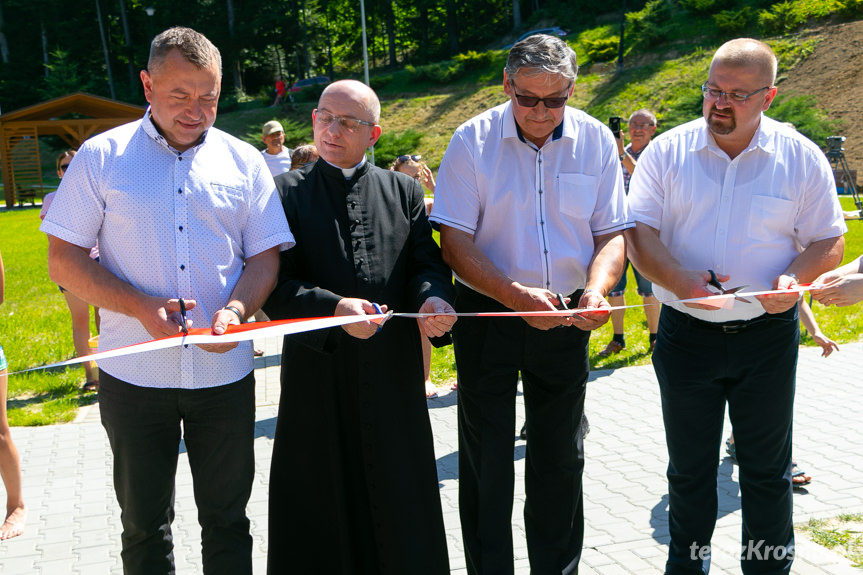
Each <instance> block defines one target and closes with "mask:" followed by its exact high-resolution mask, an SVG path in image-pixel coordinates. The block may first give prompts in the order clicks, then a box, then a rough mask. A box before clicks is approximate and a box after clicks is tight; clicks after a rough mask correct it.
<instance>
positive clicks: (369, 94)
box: [318, 80, 381, 124]
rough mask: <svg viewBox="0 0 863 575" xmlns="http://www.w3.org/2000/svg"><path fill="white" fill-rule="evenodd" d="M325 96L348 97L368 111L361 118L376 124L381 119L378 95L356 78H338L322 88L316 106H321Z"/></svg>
mask: <svg viewBox="0 0 863 575" xmlns="http://www.w3.org/2000/svg"><path fill="white" fill-rule="evenodd" d="M327 96H330V97H335V96H338V97H339V98H348V99H350V100H353V101H355V102H357V103H358V104H359V105H360V106H362V108H363V109H364V110H365V111H366V112H367V113H368V115H367V117H366V118H362V119H363V120H366V121H368V122H373V123H375V124H377V123H378V122H380V119H381V102H380V100H378V95H377V94H375V91H374V90H372V89H371V88H369V87H368V86H366V85H365V84H363V83H362V82H358V81H357V80H339V81H337V82H333V83H332V84H330V85H328V86H327V87H326V88H324V91H323V92H322V93H321V99H320V100H318V108H320V107H321V102H324V100H325V99H326V98H327Z"/></svg>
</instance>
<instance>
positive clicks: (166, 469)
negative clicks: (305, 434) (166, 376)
mask: <svg viewBox="0 0 863 575" xmlns="http://www.w3.org/2000/svg"><path fill="white" fill-rule="evenodd" d="M254 393H255V376H254V372H250V373H249V375H247V376H246V377H244V378H243V379H241V380H239V381H237V382H235V383H232V384H229V385H224V386H219V387H212V388H207V389H195V390H188V389H151V388H145V387H138V386H135V385H131V384H129V383H126V382H124V381H121V380H119V379H117V378H115V377H112V376H111V375H109V374H107V373H105V372H104V371H101V370H100V375H99V409H100V412H101V416H102V425H103V426H104V428H105V431H106V432H107V433H108V440H109V442H110V444H111V451H112V452H113V454H114V490H115V491H116V494H117V501H118V502H119V504H120V509H121V510H122V515H121V518H122V523H123V535H122V538H121V539H122V543H123V551H122V553H121V556H122V558H123V571H124V573H127V574H136V573H140V574H147V575H152V574H161V573H174V551H173V549H174V545H173V537H172V534H171V522H172V521H173V519H174V495H175V487H174V485H175V475H176V471H177V458H178V453H179V446H180V424H181V422H182V430H183V439H184V441H185V445H186V450H187V452H188V454H189V465H190V467H191V469H192V479H193V482H194V492H195V503H196V505H197V508H198V522H199V523H200V525H201V546H202V554H203V565H204V573H207V574H214V573H225V574H244V573H247V574H251V573H252V537H251V535H250V534H249V520H248V518H247V517H246V503H247V502H248V500H249V496H250V495H251V492H252V480H253V478H254V473H255V457H254V432H255V396H254Z"/></svg>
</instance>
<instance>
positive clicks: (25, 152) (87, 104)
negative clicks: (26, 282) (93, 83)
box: [0, 92, 144, 208]
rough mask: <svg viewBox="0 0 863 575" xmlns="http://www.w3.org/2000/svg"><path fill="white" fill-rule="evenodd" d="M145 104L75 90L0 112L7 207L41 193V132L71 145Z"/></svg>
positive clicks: (128, 119) (0, 150)
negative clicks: (119, 100)
mask: <svg viewBox="0 0 863 575" xmlns="http://www.w3.org/2000/svg"><path fill="white" fill-rule="evenodd" d="M143 115H144V108H142V107H141V106H133V105H131V104H125V103H123V102H117V101H116V100H110V99H108V98H102V97H100V96H93V95H92V94H85V93H83V92H76V93H74V94H69V95H68V96H63V97H61V98H55V99H53V100H48V101H47V102H41V103H39V104H36V105H34V106H28V107H27V108H21V109H20V110H15V111H14V112H10V113H8V114H2V115H0V162H2V168H3V189H4V192H5V196H6V207H7V208H11V207H12V206H14V205H15V202H16V201H23V200H25V199H26V200H32V199H33V198H35V197H36V195H37V194H38V195H40V196H41V195H43V190H42V165H41V161H40V159H39V146H38V144H37V142H38V139H39V136H48V135H54V136H59V137H61V138H62V139H63V140H64V141H65V142H66V143H67V144H69V147H70V148H76V149H77V148H78V147H79V146H80V145H81V143H82V142H83V141H84V140H86V139H87V138H89V137H90V136H92V135H93V134H98V133H99V132H104V131H105V130H109V129H111V128H113V127H115V126H119V125H121V124H125V123H127V122H131V121H133V120H137V119H138V118H140V117H141V116H143Z"/></svg>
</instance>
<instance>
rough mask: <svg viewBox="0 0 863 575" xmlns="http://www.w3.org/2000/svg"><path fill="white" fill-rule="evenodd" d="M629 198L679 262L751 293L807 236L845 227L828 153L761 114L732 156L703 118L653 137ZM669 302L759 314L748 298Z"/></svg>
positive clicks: (731, 315)
mask: <svg viewBox="0 0 863 575" xmlns="http://www.w3.org/2000/svg"><path fill="white" fill-rule="evenodd" d="M629 203H630V208H631V210H632V215H633V218H634V219H635V220H636V221H638V222H643V223H645V224H647V225H648V226H651V227H652V228H654V229H656V230H658V231H659V237H660V239H661V241H662V243H663V244H664V245H665V246H666V248H668V251H669V252H670V253H671V256H672V257H674V258H675V259H676V260H677V261H678V262H679V263H680V264H681V265H682V266H683V267H685V268H687V269H694V270H708V269H713V270H716V271H717V272H719V273H722V274H727V275H729V276H731V278H730V279H729V280H728V281H727V282H726V283H725V285H726V286H728V287H735V286H739V285H748V286H749V288H748V289H749V290H752V291H759V290H768V289H771V288H772V286H773V281H774V280H775V279H776V277H777V276H779V275H780V274H782V272H784V271H785V270H786V269H787V267H788V265H789V264H790V263H791V262H792V261H793V260H794V259H795V258H796V257H797V256H798V255H799V254H800V253H801V252H802V251H803V250H804V249H806V248H807V247H808V246H809V245H811V244H812V243H813V242H816V241H819V240H824V239H828V238H833V237H838V236H841V235H842V234H843V233H845V232H846V231H847V230H848V228H847V227H846V225H845V222H844V218H843V215H842V209H841V206H840V205H839V200H838V198H837V196H836V187H835V184H834V180H833V173H832V170H831V168H830V164H829V162H828V161H827V158H826V157H825V156H824V154H823V153H822V152H821V150H820V149H819V148H818V146H816V145H815V144H814V143H812V142H811V141H810V140H808V139H807V138H806V137H805V136H803V135H801V134H799V133H798V132H796V131H794V130H792V129H790V128H787V127H785V126H783V125H782V124H780V123H779V122H776V121H775V120H772V119H771V118H768V117H767V116H762V117H761V122H760V124H759V127H758V129H757V131H756V132H755V135H754V136H753V138H752V141H751V142H750V144H749V146H748V147H747V148H746V149H745V150H744V151H743V152H742V153H740V154H739V155H738V156H737V157H735V158H734V159H733V160H732V159H731V158H730V157H729V156H728V155H727V154H726V153H725V152H723V151H722V150H721V149H720V148H719V146H717V145H716V141H715V140H714V138H713V136H712V135H711V134H710V132H709V131H708V129H707V123H706V122H705V120H704V119H703V118H699V119H698V120H695V121H692V122H689V123H687V124H684V125H682V126H678V127H677V128H674V129H673V130H670V131H668V132H665V133H664V134H662V135H661V136H659V137H657V138H655V139H654V140H653V141H652V142H651V144H650V145H649V146H648V147H647V148H646V149H645V151H644V153H643V154H642V156H641V158H640V159H639V160H638V169H637V170H635V173H634V174H633V176H632V182H631V184H630V188H629ZM654 293H655V295H656V297H657V298H658V299H659V300H660V301H669V300H674V299H678V298H677V296H676V295H675V294H673V293H672V292H671V291H669V290H667V289H665V288H663V287H661V286H659V285H655V284H654ZM672 306H673V307H674V308H675V309H678V310H680V311H682V312H684V313H687V314H690V315H692V316H694V317H697V318H699V319H703V320H705V321H714V322H725V321H735V320H745V319H751V318H753V317H757V316H759V315H761V314H763V313H764V308H763V307H762V306H761V304H760V303H759V302H758V301H757V300H755V299H754V298H752V303H751V304H743V303H736V304H735V305H734V306H733V307H732V308H731V309H722V310H715V311H711V310H699V309H693V308H689V307H686V306H684V305H683V304H672Z"/></svg>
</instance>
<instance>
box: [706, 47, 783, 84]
mask: <svg viewBox="0 0 863 575" xmlns="http://www.w3.org/2000/svg"><path fill="white" fill-rule="evenodd" d="M718 63H721V64H723V65H726V66H731V67H735V68H744V67H746V68H748V67H753V68H757V70H758V77H759V78H761V79H762V80H763V83H764V84H765V85H768V86H772V85H773V84H775V83H776V55H775V54H773V50H772V49H771V48H770V46H768V45H767V44H765V43H764V42H761V41H760V40H753V39H752V38H737V39H736V40H729V41H728V42H726V43H725V44H723V45H722V46H720V47H719V49H718V50H717V51H716V54H714V55H713V60H712V61H711V62H710V67H711V69H712V68H713V66H714V65H716V64H718Z"/></svg>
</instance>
